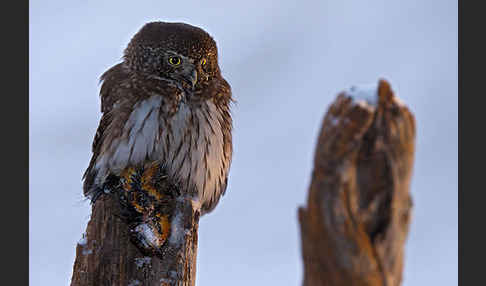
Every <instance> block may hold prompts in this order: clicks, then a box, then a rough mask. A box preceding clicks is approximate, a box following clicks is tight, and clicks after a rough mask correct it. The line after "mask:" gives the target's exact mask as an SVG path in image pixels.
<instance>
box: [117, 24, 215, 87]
mask: <svg viewBox="0 0 486 286" xmlns="http://www.w3.org/2000/svg"><path fill="white" fill-rule="evenodd" d="M169 55H179V56H182V57H186V58H187V59H188V60H189V61H191V63H193V64H195V65H196V66H197V67H198V68H200V70H199V71H200V72H205V74H206V75H207V76H206V78H204V79H206V80H207V79H210V78H212V77H214V76H216V75H218V74H219V67H218V49H217V47H216V42H215V41H214V40H213V38H212V37H211V36H210V35H209V34H208V33H206V32H205V31H204V30H202V29H200V28H198V27H194V26H191V25H188V24H184V23H167V22H151V23H148V24H146V25H145V26H143V27H142V28H141V29H140V30H139V31H138V32H137V33H136V34H135V36H133V38H132V39H131V41H130V43H129V44H128V46H127V48H126V49H125V54H124V59H125V64H126V65H127V66H128V67H129V68H130V69H131V70H133V71H135V72H140V73H144V74H152V75H158V74H161V75H163V76H167V75H168V74H169V73H170V72H172V71H173V70H172V68H171V66H170V65H168V64H167V57H168V56H169ZM203 59H204V60H205V61H206V64H205V66H204V68H202V67H199V66H198V63H199V62H200V61H201V60H203Z"/></svg>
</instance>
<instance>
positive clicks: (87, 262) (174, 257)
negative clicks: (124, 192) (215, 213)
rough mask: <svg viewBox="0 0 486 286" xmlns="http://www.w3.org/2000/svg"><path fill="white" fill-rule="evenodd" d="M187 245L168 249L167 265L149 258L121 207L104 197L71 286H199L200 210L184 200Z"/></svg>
mask: <svg viewBox="0 0 486 286" xmlns="http://www.w3.org/2000/svg"><path fill="white" fill-rule="evenodd" d="M175 204H176V206H175V207H176V211H178V212H179V213H180V214H181V220H182V221H181V224H180V225H182V226H183V229H177V230H176V231H178V232H180V235H181V238H182V239H181V240H179V241H175V242H171V240H170V239H169V241H168V242H167V243H166V244H164V247H163V249H162V251H163V252H164V255H163V259H160V258H158V257H156V256H153V257H147V256H145V255H143V254H142V253H141V252H140V251H139V250H138V248H137V247H135V245H133V244H132V243H131V242H130V236H129V233H128V231H129V230H128V227H127V225H126V224H125V223H124V222H123V221H122V220H121V219H120V218H119V215H118V214H119V213H120V205H119V204H118V203H117V200H115V199H113V197H110V196H103V197H101V198H100V199H98V200H97V201H96V203H95V204H94V205H93V206H92V215H91V219H90V221H89V223H88V226H87V229H86V234H85V235H86V244H83V243H82V244H80V243H78V245H77V247H76V260H75V263H74V269H73V276H72V279H71V286H88V285H90V286H91V285H100V286H102V285H103V286H105V285H106V286H108V285H109V286H113V285H120V286H122V285H123V286H153V285H160V286H175V285H177V286H193V285H194V284H195V279H196V256H197V238H198V237H197V231H198V224H199V209H198V208H197V207H195V206H194V205H193V203H192V201H191V200H189V199H183V198H179V199H178V200H176V201H175Z"/></svg>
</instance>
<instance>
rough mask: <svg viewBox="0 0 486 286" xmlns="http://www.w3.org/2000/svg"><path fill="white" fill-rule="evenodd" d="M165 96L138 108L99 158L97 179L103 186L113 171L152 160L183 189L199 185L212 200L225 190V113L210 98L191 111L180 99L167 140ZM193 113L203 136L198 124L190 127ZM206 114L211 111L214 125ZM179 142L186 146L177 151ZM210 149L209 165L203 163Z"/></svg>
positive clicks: (203, 195)
mask: <svg viewBox="0 0 486 286" xmlns="http://www.w3.org/2000/svg"><path fill="white" fill-rule="evenodd" d="M162 100H163V98H162V97H160V96H152V97H150V98H148V99H146V100H144V101H142V102H140V103H138V104H137V105H136V106H135V107H134V109H133V111H132V113H131V114H130V116H129V119H128V120H127V123H126V124H125V127H124V129H123V135H122V136H121V137H120V138H118V139H115V140H114V141H113V143H112V145H111V146H110V150H109V151H108V152H105V153H104V154H102V155H101V156H100V157H99V158H98V160H97V162H96V167H95V168H96V169H98V174H99V175H98V176H97V183H98V184H102V183H103V181H104V179H105V177H106V175H107V174H108V173H114V174H119V173H120V172H121V171H122V170H123V169H125V168H126V167H127V166H128V165H138V164H143V163H145V162H146V158H148V159H149V160H150V161H158V162H160V163H161V164H163V165H165V167H166V169H167V171H168V172H169V175H170V176H171V177H172V178H173V179H175V180H177V181H179V182H181V183H182V186H183V187H188V188H192V187H195V188H196V189H197V192H198V194H199V198H198V199H199V200H200V201H201V203H204V202H207V201H209V200H211V199H212V198H213V197H214V196H215V195H219V193H220V192H221V191H222V190H221V185H222V182H223V181H224V180H225V177H226V174H227V171H228V170H227V167H228V162H225V157H224V152H223V143H224V142H223V132H222V126H221V124H220V122H221V114H220V112H218V109H217V108H216V106H215V105H214V104H213V103H212V102H207V108H208V110H207V111H204V110H202V109H201V108H197V109H194V110H191V107H190V106H188V105H187V104H185V103H181V104H180V106H179V110H178V111H177V112H176V114H175V115H174V116H172V117H171V118H170V119H169V120H170V125H171V128H172V133H171V136H169V139H167V132H168V128H167V127H166V126H165V123H164V120H163V118H162V114H160V107H161V105H162ZM191 111H192V112H193V116H195V118H196V120H195V123H196V124H199V136H197V134H196V132H195V128H197V127H195V126H191V125H190V114H191ZM204 112H207V114H208V115H207V117H208V119H209V123H210V125H209V124H208V123H207V121H206V119H205V117H204ZM211 127H212V129H211ZM188 128H190V130H188ZM211 130H214V133H213V132H212V131H211ZM187 132H188V133H187ZM186 133H187V136H186V137H185V134H186ZM167 140H169V142H167ZM180 144H182V147H181V150H180V151H179V152H178V153H177V148H178V147H179V145H180ZM168 146H169V147H168ZM206 150H208V154H207V168H206V166H205V164H204V152H206Z"/></svg>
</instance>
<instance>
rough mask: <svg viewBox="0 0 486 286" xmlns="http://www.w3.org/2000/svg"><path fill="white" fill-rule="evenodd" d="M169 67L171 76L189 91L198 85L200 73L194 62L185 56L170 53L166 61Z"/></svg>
mask: <svg viewBox="0 0 486 286" xmlns="http://www.w3.org/2000/svg"><path fill="white" fill-rule="evenodd" d="M164 60H165V61H166V63H167V65H168V66H169V76H170V77H171V78H172V79H174V80H176V81H177V82H179V83H180V84H182V85H183V86H185V87H186V88H189V89H192V90H193V89H194V88H195V86H196V84H197V79H198V76H197V74H198V72H197V67H196V64H195V63H194V60H192V59H190V58H188V57H185V56H183V55H180V54H177V53H174V52H170V53H168V54H167V55H166V56H165V59H164Z"/></svg>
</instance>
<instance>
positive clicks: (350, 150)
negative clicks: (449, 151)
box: [298, 80, 415, 286]
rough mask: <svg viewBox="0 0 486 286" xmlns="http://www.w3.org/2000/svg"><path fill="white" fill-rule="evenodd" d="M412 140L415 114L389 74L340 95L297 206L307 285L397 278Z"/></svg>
mask: <svg viewBox="0 0 486 286" xmlns="http://www.w3.org/2000/svg"><path fill="white" fill-rule="evenodd" d="M414 141H415V120H414V117H413V115H412V114H411V112H410V111H409V110H408V108H407V107H406V106H405V105H404V104H403V103H402V102H401V101H400V100H399V99H398V98H397V97H395V96H394V94H393V92H392V90H391V87H390V85H389V84H388V82H386V81H385V80H380V81H379V84H378V86H377V88H375V89H374V90H373V89H372V90H363V89H359V88H351V89H350V90H348V91H345V92H342V93H340V94H339V95H338V97H337V99H336V100H335V101H334V103H333V104H332V105H331V106H330V108H329V110H328V112H327V114H326V116H325V117H324V121H323V123H322V128H321V132H320V135H319V139H318V143H317V147H316V151H315V159H314V170H313V173H312V180H311V184H310V188H309V193H308V199H307V206H305V207H301V208H300V209H299V211H298V214H299V222H300V227H301V241H302V254H303V260H304V281H303V285H304V286H317V285H319V286H341V285H343V286H344V285H346V286H349V285H356V286H378V285H379V286H398V285H400V283H401V280H402V269H403V252H404V250H403V248H404V244H405V240H406V236H407V233H408V227H409V221H410V212H411V207H412V199H411V196H410V194H409V188H410V178H411V173H412V166H413V159H414Z"/></svg>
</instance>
